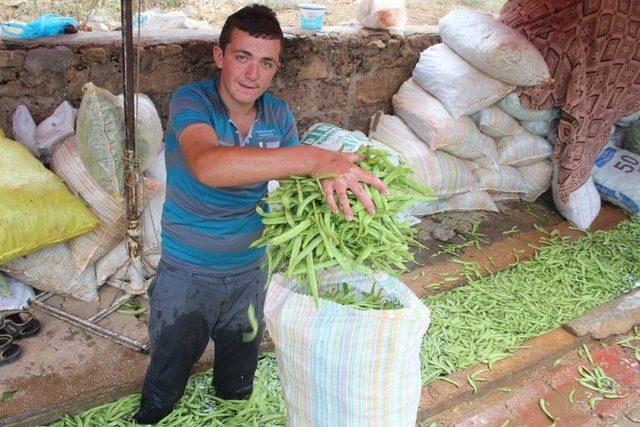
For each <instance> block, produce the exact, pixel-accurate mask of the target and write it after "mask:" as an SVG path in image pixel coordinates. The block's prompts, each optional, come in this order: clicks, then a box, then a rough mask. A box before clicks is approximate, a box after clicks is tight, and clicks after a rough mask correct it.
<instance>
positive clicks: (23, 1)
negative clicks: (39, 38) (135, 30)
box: [0, 0, 506, 29]
mask: <svg viewBox="0 0 640 427" xmlns="http://www.w3.org/2000/svg"><path fill="white" fill-rule="evenodd" d="M367 1H368V0H367ZM389 1H390V2H391V3H395V1H391V0H389ZM254 2H255V3H261V4H265V5H267V6H269V7H271V8H272V9H274V10H275V11H276V12H277V15H278V18H279V20H280V23H281V24H282V26H293V27H295V26H298V24H299V13H298V10H297V7H296V4H297V3H299V1H296V0H225V1H220V0H147V1H144V0H141V5H140V10H142V11H145V10H151V9H158V10H160V11H166V12H168V11H173V10H182V11H184V12H185V14H186V15H187V16H188V17H190V18H193V19H198V20H204V21H208V22H209V23H210V25H211V26H212V27H214V28H220V27H222V24H223V23H224V21H225V19H226V18H227V16H229V15H230V14H231V13H233V11H235V10H237V9H238V8H240V7H242V6H244V5H246V4H250V3H254ZM505 2H506V0H429V1H427V0H406V1H405V5H406V10H407V18H408V22H407V23H408V25H436V24H437V23H438V19H439V18H440V17H442V16H444V15H446V14H447V12H449V11H450V10H452V9H454V8H458V7H471V8H475V9H482V10H486V11H489V12H491V13H494V14H497V13H498V12H499V11H500V9H501V8H502V6H503V5H504V3H505ZM307 3H309V2H307ZM315 3H319V4H324V5H326V6H327V12H326V15H325V21H324V24H325V25H339V24H343V23H348V22H350V21H352V20H353V18H354V12H353V10H354V6H353V4H354V0H317V1H315ZM119 5H120V0H70V1H64V2H63V1H60V0H44V1H32V0H0V20H2V21H4V20H12V19H15V20H20V21H28V20H31V19H33V18H35V17H37V16H40V15H42V14H43V13H47V12H52V13H58V14H60V15H68V16H73V17H75V18H76V19H77V20H78V21H79V22H80V24H81V25H82V26H83V29H88V28H89V27H90V26H87V25H84V24H86V23H87V22H88V21H92V20H93V21H100V22H106V23H108V27H109V29H114V28H116V27H117V26H118V25H119V20H120V10H119ZM137 7H138V4H137V2H135V1H134V10H137Z"/></svg>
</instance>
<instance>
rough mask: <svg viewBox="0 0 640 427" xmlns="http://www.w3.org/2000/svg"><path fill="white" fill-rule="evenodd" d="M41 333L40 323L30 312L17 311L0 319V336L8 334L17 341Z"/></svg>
mask: <svg viewBox="0 0 640 427" xmlns="http://www.w3.org/2000/svg"><path fill="white" fill-rule="evenodd" d="M38 332H40V321H39V320H38V319H36V318H35V317H33V313H31V312H30V311H25V310H23V311H16V312H13V313H8V314H5V315H3V316H1V317H0V334H8V335H11V336H12V337H13V339H15V340H19V339H21V338H26V337H30V336H33V335H35V334H37V333H38Z"/></svg>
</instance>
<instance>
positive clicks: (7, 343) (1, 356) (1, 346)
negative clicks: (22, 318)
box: [0, 334, 20, 365]
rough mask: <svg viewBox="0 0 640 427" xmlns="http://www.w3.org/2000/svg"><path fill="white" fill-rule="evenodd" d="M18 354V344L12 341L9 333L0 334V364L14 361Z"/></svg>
mask: <svg viewBox="0 0 640 427" xmlns="http://www.w3.org/2000/svg"><path fill="white" fill-rule="evenodd" d="M18 356H20V346H19V345H18V344H14V343H13V337H12V336H11V335H5V334H3V335H0V365H5V364H8V363H11V362H15V361H16V359H17V358H18Z"/></svg>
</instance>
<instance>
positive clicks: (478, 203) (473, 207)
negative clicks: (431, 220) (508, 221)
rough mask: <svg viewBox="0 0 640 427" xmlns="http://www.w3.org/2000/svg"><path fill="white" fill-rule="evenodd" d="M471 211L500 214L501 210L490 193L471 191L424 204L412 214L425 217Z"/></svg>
mask: <svg viewBox="0 0 640 427" xmlns="http://www.w3.org/2000/svg"><path fill="white" fill-rule="evenodd" d="M471 211H490V212H499V209H498V207H497V206H496V204H495V203H494V202H493V199H492V196H491V195H490V194H489V192H487V191H469V192H467V193H461V194H456V195H455V196H452V197H449V198H448V199H443V200H436V201H435V202H425V203H422V204H420V206H419V208H417V209H416V211H414V212H412V214H413V215H416V216H425V215H433V214H437V213H442V212H471Z"/></svg>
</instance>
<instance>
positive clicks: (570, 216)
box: [551, 165, 602, 230]
mask: <svg viewBox="0 0 640 427" xmlns="http://www.w3.org/2000/svg"><path fill="white" fill-rule="evenodd" d="M557 173H558V167H557V166H556V165H554V167H553V178H552V181H551V188H552V190H553V202H554V204H555V205H556V209H558V212H560V215H562V216H563V217H565V218H566V219H567V220H568V221H569V222H570V223H572V224H573V225H575V226H576V227H578V228H581V229H583V230H586V229H588V228H589V227H590V226H591V223H592V222H593V220H594V219H596V217H597V216H598V213H600V207H601V204H602V201H601V200H600V193H598V190H597V189H596V186H595V184H594V182H593V178H592V177H589V179H587V181H586V182H585V183H584V184H582V186H581V187H580V188H578V189H577V190H575V191H573V192H572V193H571V194H569V200H568V202H567V204H566V205H563V204H562V203H560V200H558V197H557V182H558V179H557Z"/></svg>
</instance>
